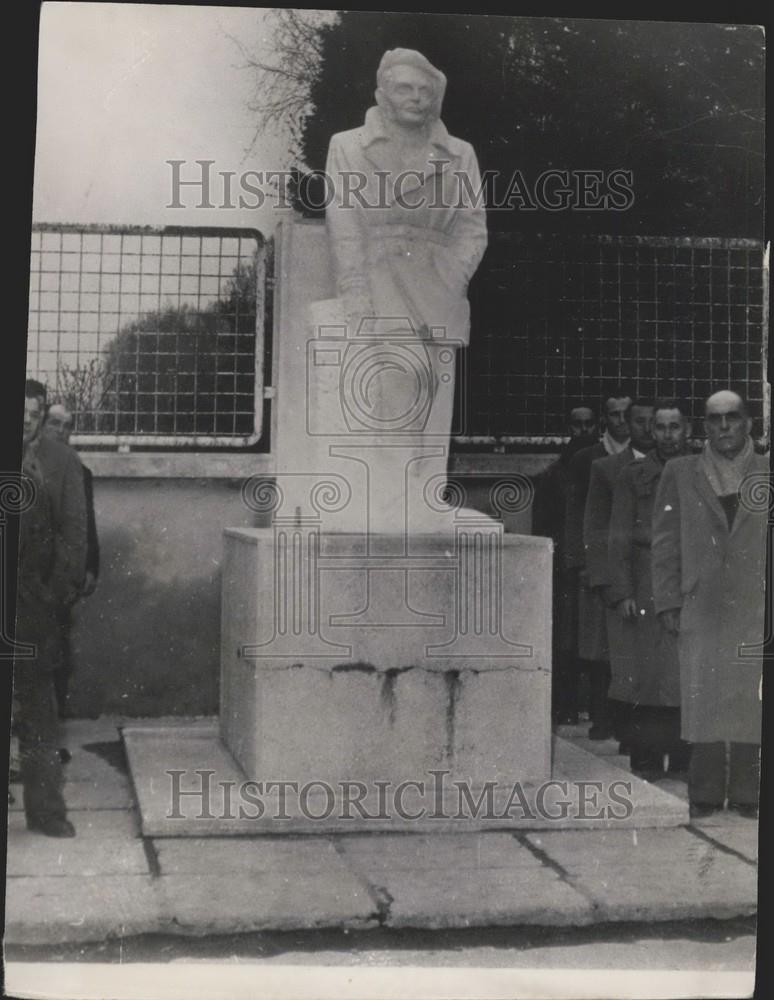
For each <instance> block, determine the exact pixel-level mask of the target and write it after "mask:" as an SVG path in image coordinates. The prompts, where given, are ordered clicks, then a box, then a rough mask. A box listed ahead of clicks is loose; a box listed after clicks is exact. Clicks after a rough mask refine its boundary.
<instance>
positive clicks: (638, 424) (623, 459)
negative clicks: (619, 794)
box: [583, 401, 653, 750]
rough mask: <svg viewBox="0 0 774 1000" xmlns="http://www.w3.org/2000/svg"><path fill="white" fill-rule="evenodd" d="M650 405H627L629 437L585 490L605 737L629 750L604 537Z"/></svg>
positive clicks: (619, 638)
mask: <svg viewBox="0 0 774 1000" xmlns="http://www.w3.org/2000/svg"><path fill="white" fill-rule="evenodd" d="M652 422H653V407H652V405H650V404H645V403H642V402H639V401H635V402H633V403H632V406H631V410H630V413H629V427H630V430H631V437H630V438H629V441H628V443H627V446H626V448H624V449H623V451H619V452H618V453H617V454H615V455H605V456H604V458H597V459H595V460H594V461H593V462H592V463H591V472H590V475H589V488H588V493H587V495H586V506H585V509H584V514H583V546H584V550H585V559H586V573H587V583H588V586H589V587H590V588H591V590H592V591H593V593H594V595H595V596H596V598H597V600H598V602H599V603H600V604H601V605H602V607H603V614H604V618H605V626H604V627H605V632H606V635H607V648H608V653H609V657H610V686H609V688H608V692H607V711H606V714H607V719H608V725H609V729H608V735H613V736H615V737H616V739H618V740H621V742H622V743H623V744H624V750H627V749H628V734H629V720H630V715H631V703H630V702H629V701H628V700H627V697H626V690H625V689H623V690H622V689H621V687H620V685H619V677H620V672H621V661H622V659H625V658H626V657H627V656H628V653H629V650H628V643H627V636H625V635H624V634H623V628H622V623H621V619H620V617H619V616H618V615H617V614H616V613H615V611H613V609H612V607H611V603H610V599H609V596H608V589H609V586H610V582H611V575H610V565H609V561H608V535H609V531H610V516H611V514H612V511H613V489H614V488H615V483H616V480H617V479H618V477H619V476H620V474H621V472H622V471H623V470H624V468H626V466H628V465H629V464H630V463H631V462H633V461H634V460H635V459H641V458H644V457H645V454H646V452H648V451H650V449H651V448H652V446H653V436H652V433H651V425H652Z"/></svg>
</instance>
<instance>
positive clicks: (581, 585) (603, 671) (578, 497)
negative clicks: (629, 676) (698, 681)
mask: <svg viewBox="0 0 774 1000" xmlns="http://www.w3.org/2000/svg"><path fill="white" fill-rule="evenodd" d="M631 404H632V399H631V396H630V395H629V393H627V392H626V391H625V390H623V389H621V390H616V391H615V392H614V393H612V394H611V395H610V396H609V397H608V398H607V399H606V400H605V402H604V406H603V414H604V422H605V432H604V434H603V435H602V439H601V441H598V442H597V443H596V444H594V445H591V446H590V447H588V448H582V449H581V450H580V451H579V452H577V454H575V455H573V457H572V458H571V459H570V464H569V467H568V470H567V508H566V517H565V543H564V547H563V549H564V566H565V568H566V569H567V570H575V571H576V572H577V576H578V660H579V666H580V667H581V669H583V670H585V671H586V672H587V673H588V676H589V688H590V691H589V698H590V701H589V715H590V716H591V723H592V725H591V728H590V729H589V736H590V737H591V739H607V738H608V737H609V736H610V735H611V731H610V724H609V720H608V718H607V689H608V687H609V684H610V662H609V654H608V648H607V633H606V628H605V609H604V605H603V604H602V601H601V600H600V598H599V596H598V595H597V594H595V593H594V592H593V591H592V589H591V586H590V585H589V582H588V573H587V570H586V552H585V549H584V546H583V516H584V511H585V508H586V496H587V494H588V488H589V478H590V476H591V463H592V462H593V461H594V460H595V459H597V458H602V457H604V456H605V455H613V454H617V453H618V452H621V451H624V450H625V449H626V448H627V446H628V444H629V438H630V435H631V432H630V429H629V410H630V407H631Z"/></svg>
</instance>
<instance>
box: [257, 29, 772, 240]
mask: <svg viewBox="0 0 774 1000" xmlns="http://www.w3.org/2000/svg"><path fill="white" fill-rule="evenodd" d="M311 13H313V12H298V11H296V12H291V11H280V12H277V14H276V15H275V16H276V18H277V25H278V33H277V37H276V42H277V57H276V67H275V68H274V69H272V68H271V67H270V66H267V65H265V64H264V65H262V68H261V73H262V74H263V75H262V77H261V80H262V83H263V85H264V87H266V88H267V89H266V90H265V94H266V97H265V98H264V99H263V103H262V98H261V97H260V95H259V96H258V98H257V104H256V107H257V108H258V109H259V110H260V109H261V108H263V114H264V118H263V122H264V123H269V122H271V121H273V122H275V123H276V122H279V121H283V120H286V121H288V122H289V120H290V119H291V118H293V126H294V128H293V136H294V141H295V150H294V151H295V153H296V155H297V157H298V159H299V161H300V162H301V163H302V164H303V165H304V166H305V167H306V168H311V169H313V170H321V169H323V167H324V165H325V156H326V150H327V146H328V142H329V140H330V137H331V135H332V134H333V133H335V132H339V131H342V130H344V129H348V128H353V127H355V126H357V125H358V124H360V123H361V122H362V120H363V115H364V112H365V110H366V108H368V107H369V106H370V105H371V104H373V91H374V88H375V73H376V67H377V65H378V63H379V59H380V58H381V56H382V54H383V53H384V52H385V50H387V49H391V48H395V47H398V46H401V47H406V48H415V49H419V50H420V51H421V52H423V53H424V54H425V55H426V56H427V57H428V58H429V59H430V61H431V62H433V63H434V64H435V65H436V66H438V68H439V69H441V70H443V72H444V73H445V74H446V76H447V78H448V81H449V82H448V88H447V92H446V99H445V102H444V109H443V117H444V121H445V123H446V125H447V127H448V129H449V131H450V132H451V133H452V134H453V135H458V136H460V137H462V138H464V139H467V140H468V141H470V142H471V143H472V144H473V146H474V148H475V150H476V152H477V154H478V158H479V162H480V164H481V167H482V170H494V171H497V173H498V176H499V177H500V178H501V180H500V182H499V183H500V185H501V190H502V189H504V188H506V187H507V184H508V181H509V179H510V178H511V177H512V176H513V174H514V172H515V171H520V172H521V174H522V175H523V177H524V178H525V180H526V181H527V184H528V185H529V186H530V187H532V186H533V185H534V183H535V181H536V179H537V178H538V177H539V176H540V174H541V173H542V172H543V171H545V170H547V169H552V168H553V169H566V170H570V171H572V170H592V169H593V170H601V171H604V172H609V171H611V170H616V169H622V170H630V171H631V172H632V174H633V189H634V195H635V198H634V204H633V206H632V207H631V208H630V209H628V210H627V211H625V212H614V211H602V212H588V211H587V212H577V211H576V212H570V211H564V212H553V213H551V212H548V211H545V210H541V209H538V210H537V211H523V210H510V211H499V212H490V227H492V228H493V229H496V230H502V231H508V230H527V231H529V230H538V231H549V230H552V231H563V230H567V231H584V232H601V231H604V232H620V233H629V234H639V235H648V234H662V235H688V234H690V235H695V236H699V235H712V236H750V237H760V236H761V235H762V218H763V202H762V188H763V144H764V138H763V105H764V98H763V85H764V73H763V58H764V50H763V36H762V32H761V30H760V29H758V28H755V27H752V26H743V25H723V24H688V23H677V22H647V21H612V20H610V21H594V20H572V19H557V18H510V17H501V16H494V15H486V16H475V15H454V16H448V15H436V14H415V13H401V14H391V13H370V12H369V13H365V12H342V13H339V14H338V15H337V16H336V17H335V18H334V19H333V20H330V21H328V22H327V23H322V24H318V23H313V22H311V21H310V20H309V18H308V16H307V15H309V14H311ZM302 54H303V58H302ZM283 73H285V74H290V75H284V76H283V75H282V74H283ZM273 75H274V76H273ZM272 76H273V78H274V85H273V87H272V86H271V85H270V84H271V80H272ZM283 88H284V89H283ZM279 93H282V95H283V99H282V100H279V101H278V100H277V96H278V94H279Z"/></svg>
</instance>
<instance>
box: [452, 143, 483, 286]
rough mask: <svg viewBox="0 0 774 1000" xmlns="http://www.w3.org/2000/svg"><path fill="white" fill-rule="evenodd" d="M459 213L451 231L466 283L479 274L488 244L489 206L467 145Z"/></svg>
mask: <svg viewBox="0 0 774 1000" xmlns="http://www.w3.org/2000/svg"><path fill="white" fill-rule="evenodd" d="M459 170H460V174H461V175H462V177H461V178H460V179H459V180H458V191H459V197H458V200H457V204H458V205H459V206H460V207H459V208H458V209H457V216H456V219H455V221H454V229H453V231H452V247H451V249H452V252H453V254H454V257H455V260H456V262H457V263H458V265H459V276H460V278H461V280H462V281H463V282H464V284H465V285H466V286H467V283H468V282H469V281H470V279H471V278H472V277H473V275H474V274H475V273H476V269H477V268H478V265H479V264H480V263H481V258H482V257H483V256H484V251H485V250H486V245H487V229H486V208H485V207H484V194H483V191H482V188H481V173H480V171H479V168H478V161H477V159H476V154H475V153H474V152H473V147H472V146H468V147H467V149H466V153H465V155H464V156H463V159H462V163H461V165H460V168H459Z"/></svg>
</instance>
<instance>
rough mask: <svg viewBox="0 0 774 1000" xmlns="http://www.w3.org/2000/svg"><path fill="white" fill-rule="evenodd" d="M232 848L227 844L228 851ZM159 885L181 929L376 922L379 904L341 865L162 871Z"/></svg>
mask: <svg viewBox="0 0 774 1000" xmlns="http://www.w3.org/2000/svg"><path fill="white" fill-rule="evenodd" d="M228 849H229V845H226V846H225V847H224V850H228ZM299 876H300V877H299ZM156 885H157V886H158V888H159V891H160V893H161V896H162V900H163V903H162V906H163V912H164V914H165V915H166V917H167V918H168V919H169V920H171V921H172V922H173V925H174V928H175V933H178V934H191V935H196V936H205V935H208V934H238V933H247V932H250V931H267V930H274V931H277V930H297V929H299V928H318V927H346V928H353V929H366V928H369V927H376V926H377V925H378V909H377V906H376V903H375V901H374V899H373V897H372V895H371V894H370V892H369V889H368V886H367V885H366V884H365V883H364V882H363V881H362V880H360V879H359V878H357V877H356V876H355V875H353V874H351V873H349V872H347V871H346V869H344V868H343V866H340V865H332V866H331V867H330V868H329V869H327V870H326V871H321V872H289V873H287V874H285V873H281V872H277V871H275V872H256V871H248V872H241V873H235V872H231V873H223V872H219V873H217V874H212V873H209V872H208V873H207V874H201V873H199V874H187V875H163V876H162V877H161V878H159V879H157V881H156Z"/></svg>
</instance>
